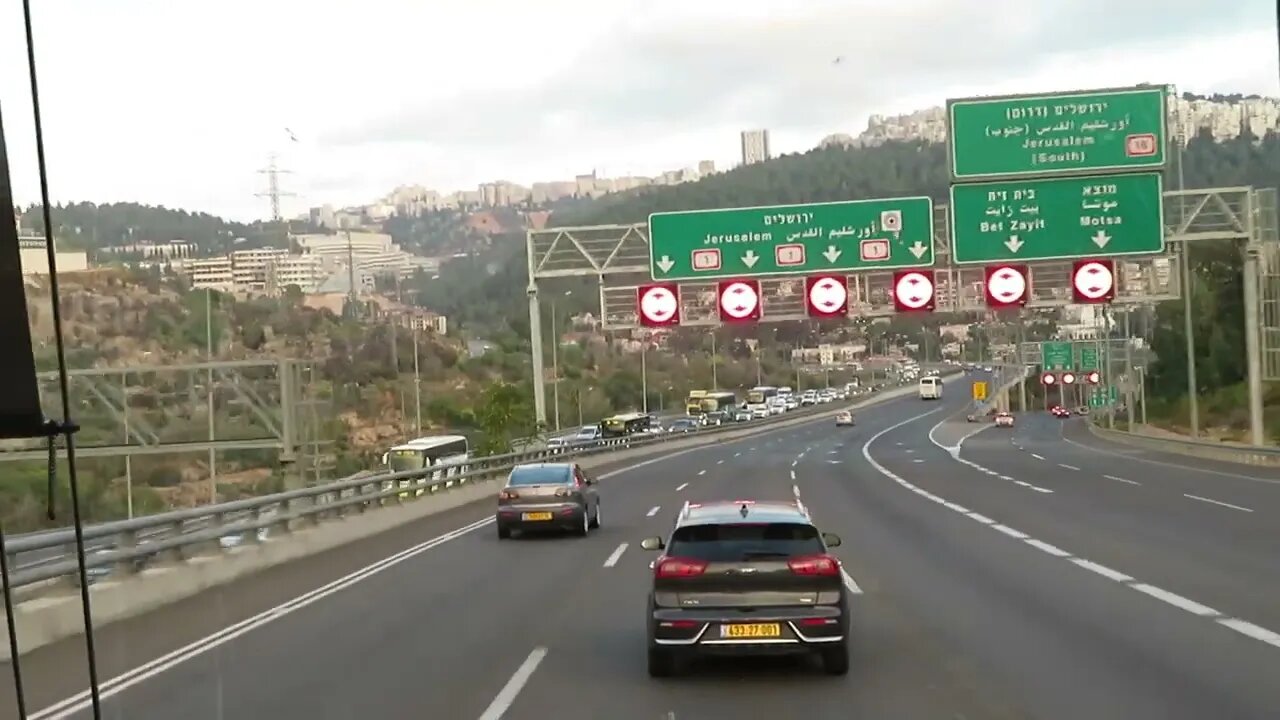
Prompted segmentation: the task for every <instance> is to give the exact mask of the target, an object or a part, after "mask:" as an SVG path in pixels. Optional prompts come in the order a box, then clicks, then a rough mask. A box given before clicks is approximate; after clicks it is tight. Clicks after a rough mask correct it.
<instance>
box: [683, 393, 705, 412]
mask: <svg viewBox="0 0 1280 720" xmlns="http://www.w3.org/2000/svg"><path fill="white" fill-rule="evenodd" d="M706 396H707V391H706V390H690V391H689V397H688V398H686V399H685V401H684V412H685V414H686V415H701V414H702V400H703V398H705V397H706Z"/></svg>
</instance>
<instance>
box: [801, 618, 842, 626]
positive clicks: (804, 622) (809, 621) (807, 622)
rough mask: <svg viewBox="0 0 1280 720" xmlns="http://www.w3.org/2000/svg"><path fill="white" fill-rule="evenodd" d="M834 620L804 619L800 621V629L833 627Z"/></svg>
mask: <svg viewBox="0 0 1280 720" xmlns="http://www.w3.org/2000/svg"><path fill="white" fill-rule="evenodd" d="M835 624H836V619H835V618H804V619H802V620H801V621H800V626H801V627H822V626H824V625H835Z"/></svg>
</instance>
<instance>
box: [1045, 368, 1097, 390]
mask: <svg viewBox="0 0 1280 720" xmlns="http://www.w3.org/2000/svg"><path fill="white" fill-rule="evenodd" d="M1081 382H1083V383H1084V384H1086V385H1097V384H1099V383H1101V382H1102V373H1100V372H1098V371H1097V370H1089V371H1087V372H1084V373H1081V374H1079V375H1077V374H1076V373H1074V372H1072V371H1071V370H1064V371H1062V372H1054V371H1046V372H1043V373H1040V384H1041V385H1045V386H1049V385H1076V384H1078V383H1081Z"/></svg>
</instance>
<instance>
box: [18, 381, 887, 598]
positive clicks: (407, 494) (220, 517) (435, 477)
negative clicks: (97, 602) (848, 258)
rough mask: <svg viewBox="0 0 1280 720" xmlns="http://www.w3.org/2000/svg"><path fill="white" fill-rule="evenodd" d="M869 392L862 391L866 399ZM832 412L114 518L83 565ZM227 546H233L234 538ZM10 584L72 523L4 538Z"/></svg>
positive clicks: (65, 551) (802, 411)
mask: <svg viewBox="0 0 1280 720" xmlns="http://www.w3.org/2000/svg"><path fill="white" fill-rule="evenodd" d="M874 396H875V393H870V394H868V395H867V396H866V398H867V399H869V398H872V397H874ZM832 411H833V409H832V408H830V407H828V406H826V405H814V406H810V407H807V408H798V409H797V410H795V411H793V412H790V413H786V414H784V415H781V416H779V417H777V418H769V419H765V420H759V421H751V422H749V423H727V424H724V425H720V426H713V427H704V428H698V429H695V430H691V431H688V432H676V433H667V432H664V433H661V434H645V435H633V436H628V437H625V438H609V439H605V440H601V441H596V442H593V443H589V444H583V445H576V446H569V447H562V448H554V449H537V450H528V451H521V452H513V453H505V454H502V455H492V456H487V457H479V458H473V459H471V460H470V461H468V462H467V463H466V464H465V465H464V466H463V467H465V471H464V472H459V473H457V474H455V475H452V476H447V475H445V473H446V472H447V470H446V469H444V468H428V469H423V470H413V471H408V472H401V473H370V472H368V471H365V472H363V473H359V474H357V475H354V476H352V477H349V478H345V479H342V480H338V481H335V482H332V483H328V484H325V485H318V486H315V487H309V488H301V489H297V490H288V491H285V492H281V493H274V494H271V495H264V496H261V497H256V498H246V499H243V500H235V501H231V502H224V503H218V504H214V505H205V506H201V507H197V508H190V509H185V510H176V511H172V512H165V513H159V514H156V515H148V516H144V517H139V518H133V519H131V520H118V521H113V522H106V523H99V524H96V525H91V526H87V527H85V528H84V530H83V534H84V540H85V567H86V569H88V570H90V571H93V572H90V576H91V579H92V578H93V577H98V576H101V575H102V574H103V573H104V572H110V571H112V570H114V571H116V572H120V573H123V574H128V573H132V572H136V571H137V570H139V569H140V568H141V567H143V566H145V564H146V563H147V562H150V561H152V560H153V559H155V558H158V557H164V556H172V557H174V558H175V559H180V558H181V557H183V554H182V553H183V550H184V549H187V548H190V547H192V546H210V547H213V548H220V547H223V546H222V541H223V539H225V538H228V537H237V538H243V539H244V540H245V541H246V542H249V543H258V542H262V541H264V539H265V538H264V537H263V535H262V534H261V533H262V531H269V532H280V533H288V532H290V531H291V530H292V529H293V523H295V522H296V521H301V520H309V521H311V522H313V523H319V522H320V521H321V520H323V519H326V518H331V517H342V516H343V515H345V514H347V513H348V512H354V513H361V512H365V511H367V510H370V509H376V508H378V507H384V506H386V505H398V504H400V503H402V502H404V501H409V500H413V499H416V498H418V497H424V496H433V495H436V494H439V493H441V492H446V491H448V490H451V489H455V488H458V487H462V486H465V485H467V484H468V483H474V482H476V481H480V480H486V479H489V478H492V477H495V476H498V475H501V474H504V473H506V472H508V471H510V469H511V468H512V467H514V466H515V465H518V464H520V463H526V462H534V461H538V460H564V459H568V458H577V457H589V456H593V455H600V454H608V453H613V452H618V451H621V450H627V449H632V448H641V447H650V446H655V445H660V444H664V443H668V442H673V441H678V440H686V439H688V438H690V437H705V436H708V435H716V434H720V433H724V432H729V431H732V430H739V431H741V430H744V429H748V430H749V429H751V428H753V427H760V426H763V425H772V424H775V423H778V422H781V421H784V420H790V419H794V418H797V417H807V416H817V415H820V414H822V413H824V412H832ZM235 544H237V545H238V544H239V543H238V542H237V543H235ZM6 552H7V554H8V555H9V563H10V567H11V568H13V571H12V574H11V579H10V581H11V583H12V585H13V587H15V588H22V587H26V586H31V585H35V584H38V583H45V582H48V581H51V580H54V579H57V578H62V577H66V576H72V577H74V576H75V575H76V574H77V573H78V568H79V563H78V560H77V558H76V555H75V532H74V530H73V529H72V528H61V529H57V530H49V531H40V532H37V533H30V534H26V535H20V536H14V537H12V538H9V539H8V541H7V543H6Z"/></svg>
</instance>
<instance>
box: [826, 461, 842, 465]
mask: <svg viewBox="0 0 1280 720" xmlns="http://www.w3.org/2000/svg"><path fill="white" fill-rule="evenodd" d="M843 462H844V461H843V460H828V461H827V464H828V465H839V464H841V463H843Z"/></svg>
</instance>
